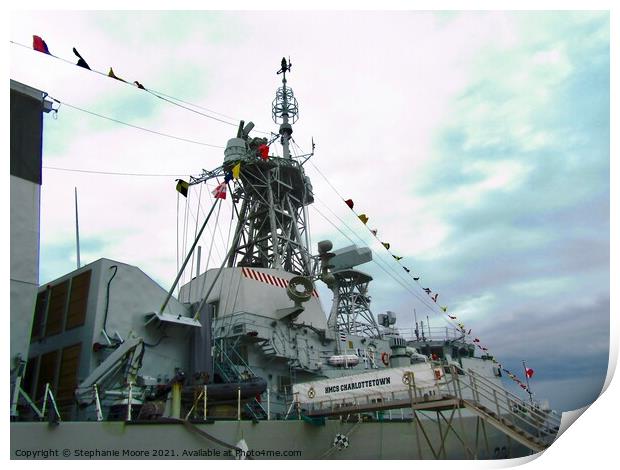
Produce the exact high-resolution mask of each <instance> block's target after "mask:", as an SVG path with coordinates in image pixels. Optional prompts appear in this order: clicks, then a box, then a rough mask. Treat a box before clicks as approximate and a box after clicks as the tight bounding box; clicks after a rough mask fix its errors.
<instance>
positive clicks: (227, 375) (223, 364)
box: [213, 341, 267, 421]
mask: <svg viewBox="0 0 620 470" xmlns="http://www.w3.org/2000/svg"><path fill="white" fill-rule="evenodd" d="M214 358H215V360H214V361H213V362H214V365H215V370H216V371H217V372H218V373H219V375H220V377H221V378H222V380H224V381H225V382H227V383H232V382H242V381H243V380H246V379H248V378H251V377H255V376H256V374H254V372H253V371H252V369H251V368H250V366H249V365H248V364H247V363H246V362H245V361H244V360H243V358H242V357H241V355H240V354H239V353H238V352H237V350H236V349H235V348H228V352H227V351H225V350H224V348H223V347H221V345H219V344H218V342H217V341H216V342H215V345H214ZM217 359H219V360H217ZM239 368H243V369H244V371H245V372H246V373H247V374H249V375H245V376H244V375H243V374H242V373H241V372H239ZM244 408H245V410H246V411H247V412H248V414H249V415H250V417H251V418H252V420H253V421H258V420H261V419H267V412H266V411H265V409H264V408H263V405H261V404H260V402H259V401H258V400H257V399H256V398H253V399H252V400H250V401H249V402H247V403H246V404H245V407H244Z"/></svg>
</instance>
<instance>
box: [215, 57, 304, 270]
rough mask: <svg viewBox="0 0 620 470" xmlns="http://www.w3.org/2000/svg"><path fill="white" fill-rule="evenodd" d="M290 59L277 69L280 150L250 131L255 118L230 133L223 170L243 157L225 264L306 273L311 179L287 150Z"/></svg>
mask: <svg viewBox="0 0 620 470" xmlns="http://www.w3.org/2000/svg"><path fill="white" fill-rule="evenodd" d="M290 70H291V63H290V61H288V62H287V60H286V59H285V58H283V59H282V62H281V67H280V70H278V72H277V73H278V74H279V75H280V74H281V75H282V86H281V87H279V88H278V89H277V90H276V97H275V99H274V101H273V106H272V116H273V120H274V122H275V123H276V124H280V128H279V134H278V136H276V137H275V138H274V139H273V141H275V140H276V139H277V138H278V137H279V138H280V142H281V144H282V148H283V156H282V157H275V156H273V155H269V148H268V144H270V143H272V142H273V141H272V142H269V141H268V140H267V139H266V138H260V137H254V138H250V137H249V132H250V131H251V130H252V128H253V127H254V124H252V123H248V124H247V125H246V126H245V127H244V123H243V121H242V122H241V124H240V126H239V130H238V133H237V137H236V138H233V139H230V140H229V141H228V144H227V146H226V150H225V152H224V155H225V157H224V170H225V171H229V170H230V169H231V168H232V167H234V165H236V164H237V163H241V172H240V175H239V181H240V184H239V185H238V186H237V187H236V189H235V191H234V193H233V201H234V202H235V203H237V202H239V201H241V208H240V210H239V212H238V222H237V227H236V230H235V236H234V239H233V248H232V249H231V252H230V255H229V258H228V262H227V264H228V266H229V267H233V266H247V267H260V268H273V269H282V270H285V271H288V272H292V273H296V274H300V275H305V276H309V275H310V274H311V259H310V252H309V235H308V231H307V225H306V219H307V215H306V210H305V206H307V205H309V204H311V203H312V202H314V197H313V194H312V185H311V184H310V179H309V178H308V177H307V176H306V175H305V173H304V170H303V167H302V163H300V162H298V161H297V160H295V159H293V157H292V156H291V151H290V141H291V135H292V133H293V127H292V124H294V123H295V122H296V121H297V117H298V106H297V100H296V99H295V96H294V94H293V90H292V89H291V88H290V87H288V86H287V80H286V73H287V72H290Z"/></svg>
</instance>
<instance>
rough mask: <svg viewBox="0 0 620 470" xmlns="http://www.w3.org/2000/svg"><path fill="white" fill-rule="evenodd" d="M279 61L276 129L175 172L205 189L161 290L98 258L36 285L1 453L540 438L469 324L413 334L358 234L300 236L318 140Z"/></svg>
mask: <svg viewBox="0 0 620 470" xmlns="http://www.w3.org/2000/svg"><path fill="white" fill-rule="evenodd" d="M290 71H291V64H290V61H287V60H286V59H282V62H281V66H280V69H279V70H278V72H277V73H278V75H281V76H282V84H281V86H280V87H278V89H277V91H276V96H275V99H274V101H273V105H272V117H273V120H274V122H275V123H276V124H278V125H279V128H278V132H277V133H273V134H272V135H271V136H270V137H269V138H267V137H261V136H257V135H253V130H254V124H253V123H252V122H248V123H247V124H246V123H245V122H244V121H241V122H240V123H239V126H238V129H237V132H236V134H234V135H232V136H231V138H230V140H228V142H227V144H226V147H225V151H224V159H223V163H222V165H221V166H219V167H218V168H215V169H213V170H209V171H203V173H202V174H201V175H198V176H196V177H191V178H190V179H189V181H187V182H186V181H182V180H179V181H178V184H177V190H178V191H179V192H181V193H184V195H186V194H187V190H188V188H189V187H190V186H193V185H200V184H206V183H207V182H210V183H212V184H215V183H217V187H216V190H215V191H214V193H213V194H214V197H213V198H212V199H211V204H212V205H211V207H210V209H209V211H208V213H207V214H206V215H205V217H204V220H203V221H202V225H201V226H200V230H197V234H196V237H195V240H194V242H193V244H192V246H191V247H190V249H189V250H187V253H185V258H184V260H183V263H182V266H181V267H180V269H179V272H178V275H177V277H176V279H175V280H174V282H173V284H172V287H171V288H170V289H168V290H166V289H164V288H162V287H161V286H160V285H158V284H157V283H156V282H155V281H154V280H152V279H151V278H150V277H149V276H148V275H147V274H146V273H145V272H143V271H142V270H141V269H140V268H139V267H136V266H132V265H129V264H126V263H123V262H121V261H117V260H111V259H106V258H102V259H99V260H97V261H95V262H92V263H90V264H87V265H85V266H82V267H79V268H78V269H76V270H75V271H73V272H70V273H67V274H66V275H64V276H62V277H60V278H58V279H56V280H54V281H52V282H50V283H48V284H45V285H42V286H38V287H37V291H36V293H35V295H36V300H35V299H33V304H34V311H33V312H32V314H31V317H30V318H29V324H30V325H31V327H30V330H29V331H30V333H29V341H28V346H27V354H26V355H25V356H24V357H19V356H17V357H16V358H15V363H14V364H12V370H11V403H10V405H11V425H10V427H11V429H10V432H11V452H12V457H13V458H56V459H67V458H78V459H86V458H88V459H93V458H96V459H131V458H157V459H168V458H174V459H192V458H194V459H196V458H198V459H200V458H214V459H245V458H247V459H261V458H265V459H504V458H515V457H521V456H526V455H531V454H534V453H537V452H541V451H544V450H545V449H546V448H547V447H548V446H550V445H551V443H552V442H553V440H554V439H555V437H556V435H557V432H558V429H559V425H560V419H559V416H558V415H556V414H555V413H554V412H552V411H551V410H549V409H547V408H546V407H544V406H541V405H540V404H538V403H536V402H534V401H532V400H523V399H521V398H520V397H518V396H516V395H515V394H513V393H511V392H510V391H508V389H507V388H506V387H505V386H504V384H503V377H502V369H501V366H500V365H499V363H498V361H497V360H495V359H494V358H493V357H492V356H491V355H490V354H488V353H483V354H482V355H479V352H480V351H479V350H478V349H476V345H475V344H474V343H473V342H472V339H471V338H470V337H469V336H468V334H467V333H466V332H465V330H464V329H463V328H458V327H452V326H449V327H445V328H438V327H435V328H431V327H430V325H429V324H428V322H427V324H426V325H425V324H424V322H420V323H419V324H418V322H417V321H416V324H415V329H411V331H410V332H409V334H407V332H405V331H404V330H403V329H401V328H399V327H398V326H397V325H396V315H395V314H394V313H393V312H389V311H388V312H386V313H380V314H378V315H375V314H373V312H372V310H371V296H370V294H369V288H370V284H371V282H372V280H373V279H372V277H371V276H370V275H369V274H367V273H365V272H364V271H363V265H364V264H366V263H369V262H371V261H372V260H373V252H372V250H371V249H370V248H368V247H365V246H357V245H350V246H343V247H336V248H335V247H334V246H333V243H332V242H331V241H329V240H323V241H320V242H319V243H318V244H317V245H316V247H313V246H310V243H309V233H308V207H309V206H310V205H311V204H313V202H314V194H313V188H312V184H311V181H310V178H309V177H308V176H306V173H305V166H304V165H305V164H306V163H307V162H308V161H309V159H310V158H311V157H312V156H313V153H314V148H313V150H312V153H310V154H302V155H297V154H296V152H292V151H291V144H292V133H293V124H294V123H295V122H296V120H297V118H298V102H297V100H296V98H295V96H294V94H293V90H292V88H291V87H290V86H288V83H287V74H290ZM12 86H13V83H12ZM17 91H20V90H17ZM22 91H23V90H22ZM39 98H41V96H40V95H39ZM12 99H13V95H12ZM12 103H13V101H12ZM14 110H15V112H16V113H17V112H19V109H18V107H17V105H16V107H15V109H14V108H13V104H12V113H13V111H14ZM16 125H17V124H16ZM12 129H13V127H12ZM12 137H13V133H12ZM275 143H277V144H279V145H281V149H282V154H281V156H278V155H276V154H274V152H273V151H271V150H270V146H272V147H273V146H274V144H275ZM12 149H13V148H12ZM12 158H13V157H12ZM15 168H16V174H17V166H16V167H15ZM11 171H12V175H13V162H12V166H11ZM17 176H19V175H17ZM12 178H13V176H12ZM12 184H13V179H12ZM12 188H13V186H12ZM226 195H228V197H229V198H230V199H229V200H232V207H233V210H234V214H235V219H236V220H235V222H236V225H235V228H234V231H233V232H232V233H233V236H232V242H231V243H230V246H229V247H227V249H228V252H227V253H226V255H225V256H224V261H223V263H222V264H221V266H219V267H216V268H211V269H207V270H206V271H205V272H201V270H200V260H199V258H200V252H199V251H198V250H196V247H197V245H198V243H199V240H200V239H201V237H203V232H204V229H205V227H206V226H207V224H208V223H209V221H210V220H213V219H212V218H213V214H214V213H215V211H216V209H217V208H218V207H219V205H221V204H222V200H223V199H224V198H225V197H226ZM11 203H12V204H13V203H14V201H13V189H12V201H11ZM15 203H17V201H16V202H15ZM37 227H38V225H37ZM197 227H198V225H197ZM12 243H13V242H12ZM37 252H38V247H37ZM195 256H198V260H197V262H196V264H197V266H198V267H197V269H196V273H195V276H193V278H191V280H189V282H186V283H184V284H183V285H180V284H181V282H180V280H181V279H182V277H183V273H184V272H186V270H187V266H188V264H189V262H190V259H194V257H195ZM192 275H193V274H192ZM190 277H191V276H190ZM319 284H322V285H323V286H325V287H326V290H325V291H326V292H331V294H332V296H333V299H332V301H331V307H330V308H329V309H328V311H324V308H323V306H322V302H321V299H320V298H319V290H318V289H317V286H318V285H319ZM12 288H13V276H12ZM175 291H176V292H177V295H176V296H175V295H174V293H175ZM326 304H328V303H327V302H326Z"/></svg>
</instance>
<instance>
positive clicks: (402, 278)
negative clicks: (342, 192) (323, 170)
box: [314, 195, 409, 283]
mask: <svg viewBox="0 0 620 470" xmlns="http://www.w3.org/2000/svg"><path fill="white" fill-rule="evenodd" d="M314 198H315V199H316V200H317V201H319V202H320V203H321V204H322V205H323V206H325V207H326V208H327V210H329V211H330V212H331V213H332V214H333V215H334V216H335V217H336V218H337V219H338V220H339V221H340V223H342V225H344V226H345V227H346V228H347V229H349V231H350V232H351V233H352V234H353V235H355V237H357V239H358V240H360V242H361V243H362V244H363V245H364V246H367V247H368V248H369V249H370V250H371V251H372V252H373V254H374V255H375V256H376V259H377V260H381V262H383V263H385V264H384V265H385V266H386V267H387V268H389V269H390V270H391V271H392V272H393V273H394V274H395V275H396V276H397V277H398V278H399V279H401V280H402V281H404V282H407V283H408V282H409V279H407V278H406V277H404V276H403V275H402V274H401V272H400V271H399V270H397V269H395V267H394V266H392V265H391V264H390V263H389V262H388V261H385V260H384V259H383V258H382V257H381V256H380V255H379V254H378V253H377V252H376V251H375V250H373V249H372V247H370V246H369V244H368V242H366V241H365V240H364V239H363V238H362V237H361V236H360V235H358V233H357V232H356V231H355V230H353V229H352V228H351V227H350V226H349V225H348V224H347V223H346V222H345V221H344V220H343V219H342V218H340V217H339V216H338V214H336V213H335V212H334V211H333V210H332V209H331V207H329V206H328V205H327V204H326V203H325V202H323V201H322V200H321V199H319V198H318V197H317V196H316V195H315V196H314ZM373 259H374V258H373Z"/></svg>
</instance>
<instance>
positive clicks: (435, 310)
mask: <svg viewBox="0 0 620 470" xmlns="http://www.w3.org/2000/svg"><path fill="white" fill-rule="evenodd" d="M295 145H297V144H295ZM298 147H299V146H298ZM310 164H311V165H312V167H313V168H314V169H315V170H316V171H317V172H318V173H319V174H320V175H321V176H322V177H323V179H324V180H325V182H326V183H327V184H328V185H329V186H330V187H331V188H332V189H333V191H334V192H335V193H336V194H337V195H338V197H340V199H342V200H343V201H344V198H343V197H342V195H341V194H340V193H339V192H338V190H337V189H336V188H335V187H334V185H333V184H331V182H330V181H329V179H328V178H327V177H326V176H325V175H324V174H323V172H321V170H319V169H318V167H317V166H316V165H315V164H314V162H312V161H310ZM416 284H417V286H418V287H419V288H420V289H422V286H421V285H420V284H419V282H417V281H416ZM416 297H418V295H417V294H416ZM418 299H420V300H421V298H420V297H418ZM421 301H422V300H421ZM423 303H424V305H426V306H427V307H429V304H427V303H426V302H423ZM430 305H431V306H430V307H429V308H430V310H431V311H433V312H435V313H438V314H439V315H440V316H441V317H442V318H444V320H445V321H447V322H448V323H449V324H451V322H450V321H449V320H448V319H446V318H445V316H444V315H443V314H441V313H440V312H439V310H438V309H436V308H433V307H432V305H433V304H430ZM437 307H438V306H437ZM453 325H454V324H453Z"/></svg>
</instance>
